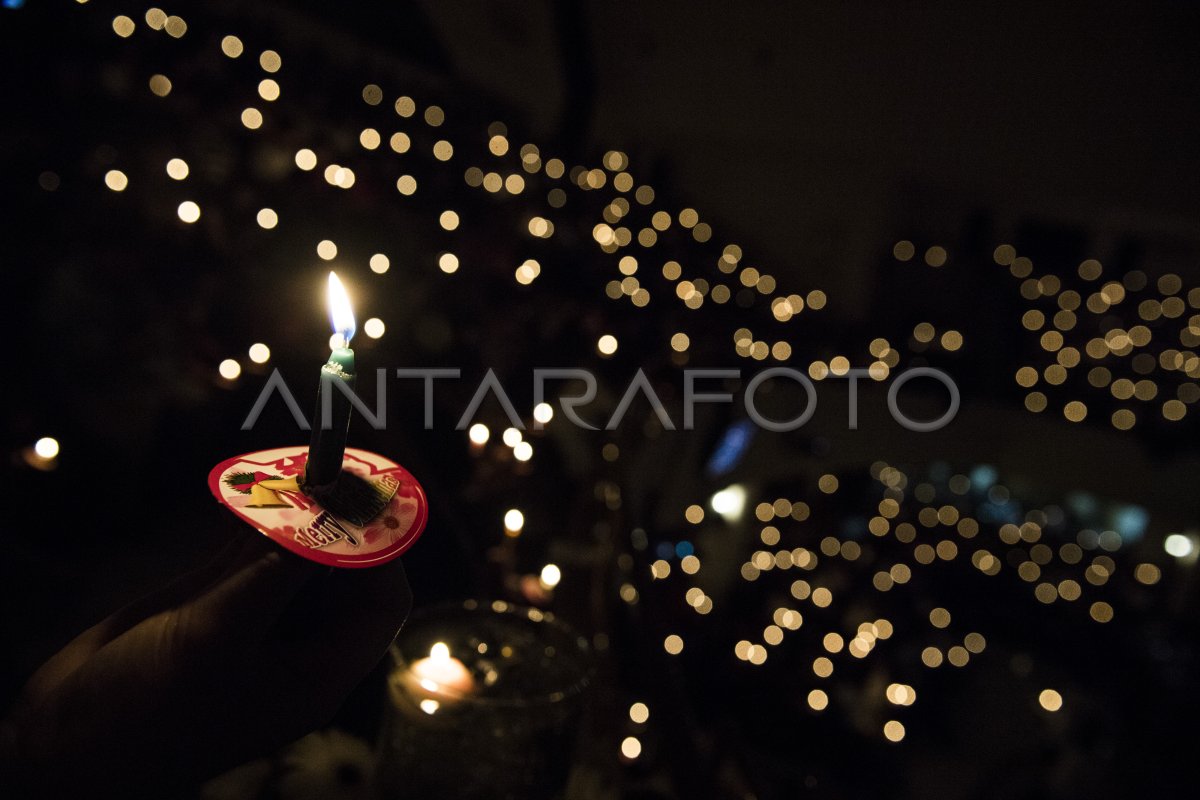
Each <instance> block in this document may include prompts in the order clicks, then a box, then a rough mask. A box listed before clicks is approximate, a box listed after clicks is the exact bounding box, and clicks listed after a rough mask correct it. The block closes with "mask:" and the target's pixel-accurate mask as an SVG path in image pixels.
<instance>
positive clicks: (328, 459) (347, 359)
mask: <svg viewBox="0 0 1200 800" xmlns="http://www.w3.org/2000/svg"><path fill="white" fill-rule="evenodd" d="M338 380H341V381H344V382H345V384H346V388H347V389H350V390H351V391H353V390H354V351H353V350H351V349H350V348H348V347H343V348H338V349H337V350H334V351H333V353H332V354H330V356H329V362H328V363H327V364H325V365H324V366H323V367H321V383H320V385H319V386H318V387H317V410H316V412H315V413H314V414H313V420H312V439H311V440H310V441H309V445H308V463H307V466H306V467H305V473H304V482H305V484H307V485H309V486H325V485H328V484H331V483H333V482H335V481H336V480H337V477H338V475H339V474H340V473H341V471H342V459H343V458H344V457H345V454H346V435H347V433H348V431H349V429H350V411H351V408H352V406H351V404H350V398H349V397H348V396H347V394H346V393H345V392H343V391H342V390H341V388H339V387H338V386H335V385H334V384H335V382H337V381H338ZM326 403H328V404H329V406H330V413H329V414H328V415H326V414H325V413H324V407H325V404H326ZM325 422H329V423H330V424H329V426H328V427H326V425H325V424H324V423H325Z"/></svg>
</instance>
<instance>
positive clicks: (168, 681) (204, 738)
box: [0, 537, 412, 796]
mask: <svg viewBox="0 0 1200 800" xmlns="http://www.w3.org/2000/svg"><path fill="white" fill-rule="evenodd" d="M411 605H412V598H411V594H410V592H409V588H408V582H407V580H406V579H405V575H404V568H403V566H402V565H401V563H400V561H399V560H396V561H393V562H391V563H389V564H387V565H385V566H381V567H375V568H372V569H365V570H330V569H328V568H324V567H320V566H318V565H316V564H313V563H311V562H308V561H305V560H303V559H301V558H300V557H298V556H296V555H293V554H291V553H288V552H286V551H284V550H282V549H280V548H279V547H278V546H276V545H274V544H272V543H271V542H269V541H268V540H267V539H266V538H265V537H248V538H246V539H244V540H242V541H241V542H240V543H237V544H235V545H232V546H231V547H230V548H227V550H226V551H225V552H223V553H222V554H221V555H220V556H218V557H217V558H216V559H214V561H213V562H212V563H211V564H209V565H208V566H206V567H204V568H203V569H200V570H197V571H196V572H193V573H191V574H189V575H186V576H184V577H183V578H181V579H179V580H178V581H176V582H175V583H174V584H172V585H170V586H168V587H167V588H165V589H164V590H162V591H160V592H158V593H156V594H153V595H151V596H149V597H147V598H144V599H143V600H140V601H138V602H136V603H134V604H132V605H130V606H128V607H126V608H124V609H122V610H121V611H118V612H117V613H116V614H114V615H112V616H111V617H109V618H108V619H106V620H104V621H103V622H101V623H100V624H98V625H96V626H94V627H93V628H91V629H89V630H87V631H86V632H84V633H83V634H81V635H80V636H79V637H77V638H76V639H75V640H74V641H72V642H71V643H70V644H69V645H67V646H66V647H65V648H64V649H63V650H62V651H60V652H59V653H57V654H56V655H55V656H54V657H52V658H51V659H50V660H49V661H48V662H47V663H46V664H44V665H43V666H42V667H41V668H40V669H39V670H38V671H37V672H36V673H35V674H34V675H33V677H32V678H31V679H30V680H29V682H28V683H27V684H26V686H25V688H24V690H23V692H22V694H21V696H20V697H19V699H18V700H17V703H16V704H15V705H14V707H13V710H12V713H11V714H10V716H9V718H8V719H7V720H5V721H4V723H3V731H2V732H0V735H2V736H3V737H4V739H3V741H0V747H2V750H0V753H2V755H3V757H4V760H5V761H9V762H10V763H9V764H7V765H5V768H4V771H3V772H0V786H3V785H5V783H7V784H10V785H12V786H14V787H17V788H21V789H25V790H27V791H33V790H37V792H38V794H39V795H42V796H46V795H50V794H51V793H52V792H53V793H55V794H57V793H64V792H65V791H68V790H72V789H79V790H85V789H86V790H94V789H95V788H97V787H103V788H104V789H110V790H121V791H123V792H124V793H125V794H127V795H128V794H134V795H137V794H142V793H145V794H155V795H157V796H162V793H163V792H164V791H170V790H171V789H172V788H175V787H182V786H186V785H190V784H193V783H196V782H198V781H200V780H202V779H204V778H205V777H208V776H211V775H213V774H215V773H217V772H219V771H221V770H223V769H226V768H228V767H231V766H234V765H236V764H238V763H242V762H244V761H246V760H248V759H250V758H252V757H254V756H257V755H261V754H263V753H267V752H270V751H273V750H274V749H276V748H278V747H279V746H281V745H283V744H285V743H287V742H289V741H292V740H294V739H296V738H298V737H300V736H302V735H303V734H305V733H307V732H309V731H311V730H313V729H315V728H317V727H319V726H321V725H323V724H324V723H326V722H328V721H329V719H330V718H331V717H332V716H333V714H334V712H336V711H337V709H338V707H339V706H340V705H341V703H342V701H343V700H344V699H345V697H346V695H347V694H348V693H349V692H350V690H351V689H353V688H354V686H355V685H356V684H357V683H358V682H359V681H361V680H362V679H363V678H364V677H365V676H366V675H367V673H368V672H370V670H371V669H372V668H373V667H374V666H375V665H376V664H377V663H378V662H379V659H380V658H381V657H382V656H383V654H384V653H385V652H386V650H387V648H388V645H389V644H391V642H392V640H393V639H394V638H395V636H396V633H397V632H398V631H399V629H400V626H401V625H402V624H403V622H404V619H405V618H406V617H407V615H408V612H409V609H410V608H411ZM8 796H13V795H8Z"/></svg>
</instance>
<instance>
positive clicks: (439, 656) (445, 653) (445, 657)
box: [429, 642, 450, 661]
mask: <svg viewBox="0 0 1200 800" xmlns="http://www.w3.org/2000/svg"><path fill="white" fill-rule="evenodd" d="M429 657H430V658H431V659H433V660H434V661H449V660H450V648H449V647H447V646H446V643H445V642H437V643H436V644H434V646H433V647H431V648H429Z"/></svg>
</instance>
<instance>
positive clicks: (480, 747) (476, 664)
mask: <svg viewBox="0 0 1200 800" xmlns="http://www.w3.org/2000/svg"><path fill="white" fill-rule="evenodd" d="M391 659H392V666H391V670H390V672H389V675H388V681H387V686H388V697H389V703H388V707H387V713H386V718H385V720H384V725H383V730H382V733H381V738H380V752H379V765H378V766H379V769H378V772H377V777H378V790H379V794H380V796H381V797H383V798H397V799H398V800H402V799H403V798H446V799H447V800H449V798H462V799H463V800H473V799H474V798H488V800H508V799H509V798H511V799H512V800H542V799H543V798H544V799H545V800H550V798H555V797H558V796H560V793H561V791H562V789H563V787H564V786H565V784H566V780H567V775H568V772H569V770H570V763H571V756H572V751H573V748H574V738H575V737H574V732H575V730H576V729H577V728H578V723H579V718H580V714H581V711H582V708H583V699H584V695H585V692H586V689H587V688H588V686H589V684H590V682H591V676H592V663H591V654H590V650H589V647H588V644H587V641H586V640H585V639H584V638H582V637H581V636H578V635H577V634H575V633H574V632H573V631H571V630H570V629H569V628H568V627H567V626H566V625H564V624H562V623H560V622H558V621H556V620H555V619H554V617H553V615H551V614H548V613H544V612H541V611H538V610H536V609H528V608H521V607H517V606H513V605H511V604H509V603H505V602H502V601H496V602H493V603H478V602H476V601H467V602H466V603H463V604H456V605H452V606H440V607H436V608H432V609H428V610H426V611H423V612H419V613H417V614H414V615H413V617H412V618H411V619H410V620H409V621H408V622H407V624H406V625H405V627H404V630H403V631H401V633H400V636H399V637H398V638H397V640H396V642H395V644H393V645H392V649H391Z"/></svg>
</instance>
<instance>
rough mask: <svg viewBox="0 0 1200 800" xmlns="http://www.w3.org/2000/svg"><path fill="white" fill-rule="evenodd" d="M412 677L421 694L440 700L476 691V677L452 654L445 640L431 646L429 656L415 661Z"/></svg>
mask: <svg viewBox="0 0 1200 800" xmlns="http://www.w3.org/2000/svg"><path fill="white" fill-rule="evenodd" d="M411 669H412V678H413V679H414V680H415V682H416V684H417V685H418V686H419V687H420V688H421V690H422V691H421V694H424V695H426V696H427V697H429V698H434V699H437V700H439V701H445V700H446V699H447V698H449V699H454V698H456V697H461V696H462V695H465V694H470V693H471V692H473V691H475V679H474V678H473V677H471V671H470V670H468V669H467V667H466V665H465V664H463V662H461V661H459V660H458V659H457V658H455V657H454V656H452V655H450V648H449V647H447V646H446V644H445V642H437V643H436V644H434V646H433V647H431V648H429V658H419V659H417V660H416V661H414V662H413V665H412V668H411Z"/></svg>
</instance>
